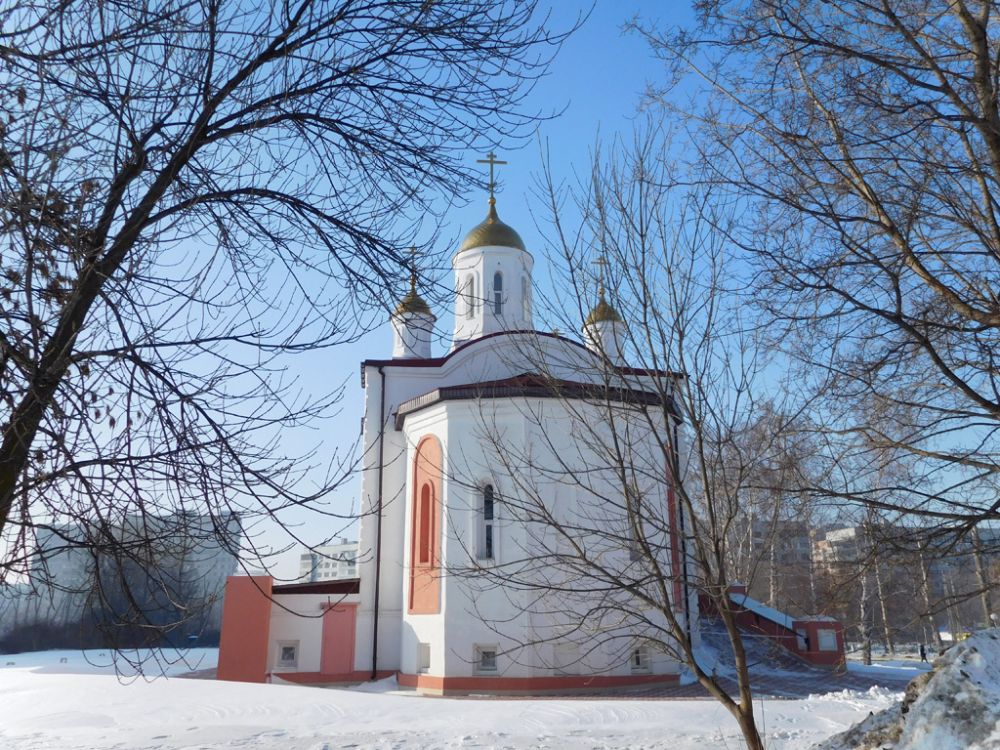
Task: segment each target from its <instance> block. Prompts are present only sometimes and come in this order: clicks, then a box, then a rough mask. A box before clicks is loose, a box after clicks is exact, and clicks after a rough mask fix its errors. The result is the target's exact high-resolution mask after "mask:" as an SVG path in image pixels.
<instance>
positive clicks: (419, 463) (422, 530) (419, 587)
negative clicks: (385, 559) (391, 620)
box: [409, 437, 442, 615]
mask: <svg viewBox="0 0 1000 750" xmlns="http://www.w3.org/2000/svg"><path fill="white" fill-rule="evenodd" d="M441 467H442V450H441V443H440V442H439V441H438V439H437V438H436V437H425V438H424V439H423V440H421V441H420V443H419V444H418V445H417V451H416V454H415V456H414V460H413V486H412V488H411V489H412V491H411V492H410V592H409V593H410V596H409V599H410V606H409V611H410V613H411V614H415V615H430V614H437V613H438V612H440V611H441ZM428 489H429V494H427V493H426V490H428ZM424 498H426V499H427V500H428V501H429V505H427V506H426V507H424V506H423V505H422V502H421V501H422V500H423V499H424Z"/></svg>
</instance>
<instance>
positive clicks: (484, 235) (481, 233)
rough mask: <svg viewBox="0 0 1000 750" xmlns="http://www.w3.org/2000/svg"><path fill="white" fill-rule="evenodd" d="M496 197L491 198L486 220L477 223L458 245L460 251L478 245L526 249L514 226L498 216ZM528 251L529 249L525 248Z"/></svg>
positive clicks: (471, 248)
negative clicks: (505, 222)
mask: <svg viewBox="0 0 1000 750" xmlns="http://www.w3.org/2000/svg"><path fill="white" fill-rule="evenodd" d="M496 204H497V202H496V199H495V198H493V197H491V198H490V210H489V213H488V214H487V215H486V219H485V221H483V222H482V223H481V224H477V225H476V226H474V227H473V228H472V230H471V231H470V232H469V233H468V234H467V235H465V239H464V240H462V244H461V245H459V247H458V252H460V253H461V252H465V251H466V250H473V249H475V248H477V247H493V246H497V247H516V248H517V249H518V250H525V247H524V241H523V240H522V239H521V235H519V234H518V233H517V232H516V231H515V230H514V228H513V227H511V226H508V225H507V224H504V223H503V222H502V221H500V217H499V216H497V205H496ZM525 252H527V250H525Z"/></svg>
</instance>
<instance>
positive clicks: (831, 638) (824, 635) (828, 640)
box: [816, 628, 837, 651]
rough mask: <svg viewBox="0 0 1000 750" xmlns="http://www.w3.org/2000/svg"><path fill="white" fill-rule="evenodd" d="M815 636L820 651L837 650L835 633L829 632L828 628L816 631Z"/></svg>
mask: <svg viewBox="0 0 1000 750" xmlns="http://www.w3.org/2000/svg"><path fill="white" fill-rule="evenodd" d="M816 635H818V636H819V650H820V651H836V650H837V631H836V630H830V629H829V628H820V629H819V630H817V631H816Z"/></svg>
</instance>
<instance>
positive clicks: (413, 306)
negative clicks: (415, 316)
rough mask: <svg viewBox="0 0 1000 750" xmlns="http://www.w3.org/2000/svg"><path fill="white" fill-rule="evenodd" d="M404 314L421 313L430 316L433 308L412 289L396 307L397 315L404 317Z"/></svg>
mask: <svg viewBox="0 0 1000 750" xmlns="http://www.w3.org/2000/svg"><path fill="white" fill-rule="evenodd" d="M404 313H421V314H423V315H430V314H431V307H430V305H428V304H427V303H426V302H425V301H424V298H423V297H421V296H420V295H419V294H417V293H416V291H415V290H413V289H411V290H410V291H409V292H407V293H406V296H405V297H403V299H401V300H400V301H399V304H398V305H397V306H396V315H402V314H404Z"/></svg>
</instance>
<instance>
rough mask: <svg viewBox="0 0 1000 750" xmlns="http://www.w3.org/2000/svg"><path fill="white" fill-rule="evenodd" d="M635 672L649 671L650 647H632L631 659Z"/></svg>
mask: <svg viewBox="0 0 1000 750" xmlns="http://www.w3.org/2000/svg"><path fill="white" fill-rule="evenodd" d="M630 664H631V667H632V671H633V672H648V671H649V649H647V648H646V647H645V646H638V647H637V648H634V649H632V659H631V661H630Z"/></svg>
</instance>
